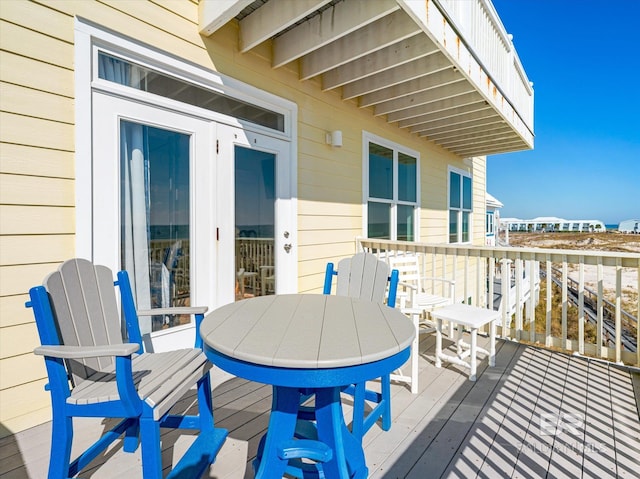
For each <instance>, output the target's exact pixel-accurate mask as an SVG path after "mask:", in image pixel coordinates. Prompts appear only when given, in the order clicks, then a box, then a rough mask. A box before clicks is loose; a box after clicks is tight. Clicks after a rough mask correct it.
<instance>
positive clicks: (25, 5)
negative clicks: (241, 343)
mask: <svg viewBox="0 0 640 479" xmlns="http://www.w3.org/2000/svg"><path fill="white" fill-rule="evenodd" d="M197 10H198V8H197V2H193V1H188V0H185V1H184V2H176V1H136V2H120V1H109V0H105V1H89V0H87V1H82V2H77V1H65V0H60V1H56V2H30V1H26V0H25V1H14V2H6V3H5V2H0V17H1V19H0V22H1V23H0V40H1V43H2V51H1V52H0V86H1V88H2V90H1V91H2V112H1V113H0V115H1V116H0V124H1V125H2V130H1V134H0V142H1V143H0V157H1V162H0V215H1V219H0V408H1V409H0V423H2V425H3V427H4V429H5V430H6V431H8V432H11V431H19V430H23V429H25V428H28V427H31V426H33V425H35V424H38V423H40V422H42V421H44V420H46V419H48V418H49V415H50V412H49V396H48V393H46V392H45V391H44V389H43V385H44V383H45V370H44V364H43V361H42V359H41V358H37V357H36V356H34V355H33V354H32V350H33V348H34V347H36V346H37V345H38V343H39V341H38V337H37V332H36V328H35V324H34V321H33V317H32V314H31V312H30V311H29V310H27V309H26V308H25V307H24V303H25V302H26V301H27V299H28V296H27V292H28V288H29V287H31V286H33V285H36V284H39V283H41V282H42V279H43V278H44V276H45V275H46V274H48V273H49V272H51V271H52V270H53V269H55V268H56V267H57V264H58V263H60V262H61V261H63V260H64V259H67V258H69V257H72V256H73V255H74V251H75V246H74V244H75V243H74V242H75V202H76V198H75V162H76V161H88V160H87V159H86V158H83V159H80V158H76V157H75V154H74V153H75V152H74V150H75V140H76V139H75V118H74V108H75V100H74V95H75V85H74V64H75V59H74V21H75V20H74V17H75V16H80V17H83V18H85V19H87V20H89V21H91V22H94V23H96V24H99V25H101V26H103V27H105V28H108V29H110V30H112V31H114V32H119V33H121V34H123V35H128V36H129V37H132V38H134V39H135V40H136V41H139V42H142V43H145V44H149V45H153V46H154V47H156V48H158V49H160V50H164V51H166V52H168V53H169V54H172V55H175V56H177V57H181V58H184V59H185V60H186V61H189V62H193V63H195V64H197V65H201V66H203V67H206V68H210V69H212V70H217V71H219V72H221V73H224V74H225V75H228V76H229V77H233V78H235V79H237V80H240V81H243V82H245V83H248V84H251V85H253V86H255V87H257V88H261V89H264V90H267V91H269V92H270V93H273V94H275V95H279V96H281V97H284V98H286V99H288V100H291V101H293V102H295V103H296V104H297V105H298V109H299V111H298V158H297V162H298V173H297V174H298V238H299V244H298V248H299V279H298V285H299V290H300V291H319V289H320V287H321V284H322V276H323V272H324V266H325V265H326V262H327V261H332V260H333V261H335V260H337V259H339V258H340V257H342V256H347V255H350V254H352V253H353V252H354V251H355V242H354V238H355V237H356V236H359V235H362V234H363V227H362V226H363V225H362V213H363V196H362V195H363V193H362V161H363V156H362V155H363V153H362V131H363V130H366V131H368V132H371V133H373V134H375V135H378V136H381V137H384V138H386V139H388V140H390V141H393V142H396V143H398V144H401V145H404V146H406V147H408V148H411V149H414V150H417V151H419V152H420V156H421V178H420V182H421V217H420V226H421V229H420V236H421V240H422V241H428V242H444V241H446V239H447V228H448V211H447V210H448V207H447V168H448V165H452V166H455V167H456V168H463V169H465V168H467V169H469V168H470V167H469V166H468V165H467V164H465V163H464V162H463V160H462V159H461V158H458V157H456V156H455V155H453V154H451V153H449V152H447V151H446V150H443V149H442V148H440V147H437V146H436V145H434V144H432V143H430V142H427V141H425V140H424V139H420V138H418V137H417V136H415V135H411V134H409V133H408V132H406V131H405V130H399V129H397V128H395V127H394V126H392V125H389V124H387V123H386V121H384V120H383V119H381V118H376V117H374V116H373V115H372V113H371V111H370V110H367V109H358V108H357V105H356V104H355V103H353V102H344V101H342V100H341V98H340V96H339V94H338V93H335V92H334V93H323V92H322V91H321V88H320V85H319V84H318V82H316V81H306V82H300V81H299V80H298V79H297V70H296V66H295V65H292V66H291V67H285V68H280V69H277V70H273V69H272V68H271V66H270V48H269V44H268V43H265V44H264V45H261V46H260V47H258V48H256V49H254V50H253V51H251V52H249V53H247V54H241V53H239V51H238V49H237V25H235V24H234V22H232V23H230V24H229V25H227V26H225V27H224V28H222V29H221V30H220V31H219V32H217V33H216V34H214V35H212V36H211V37H208V38H204V37H201V36H200V35H199V34H198V28H197V20H198V14H197ZM335 129H340V130H342V131H343V139H344V140H343V141H344V146H343V147H341V148H332V147H330V146H328V145H326V144H325V132H326V131H329V130H335ZM469 171H470V172H472V174H473V175H474V178H473V179H474V192H475V193H474V211H475V214H474V220H473V222H474V227H473V232H474V243H476V244H482V241H483V238H484V226H483V221H484V197H483V196H482V195H481V194H480V188H482V189H483V188H484V174H485V173H484V163H483V160H474V161H473V168H471V169H470V170H469Z"/></svg>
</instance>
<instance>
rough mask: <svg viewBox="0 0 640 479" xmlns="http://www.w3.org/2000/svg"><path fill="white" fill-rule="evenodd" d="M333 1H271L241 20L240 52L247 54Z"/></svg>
mask: <svg viewBox="0 0 640 479" xmlns="http://www.w3.org/2000/svg"><path fill="white" fill-rule="evenodd" d="M330 1H331V0H296V1H295V2H292V1H291V0H271V1H269V2H267V3H265V4H264V5H262V6H261V7H260V8H258V9H257V10H256V11H255V12H253V13H251V14H250V15H247V16H246V17H244V18H243V19H242V20H240V51H241V52H242V53H246V52H248V51H249V50H251V49H252V48H253V47H255V46H257V45H259V44H261V43H262V42H264V41H265V40H268V39H269V38H271V37H274V36H275V35H277V34H278V33H280V32H281V31H283V30H285V29H287V28H288V27H290V26H291V25H293V24H294V23H296V22H298V21H300V20H302V19H303V18H305V17H306V16H307V15H311V14H312V13H313V12H315V11H316V10H318V9H319V8H321V7H323V6H324V5H326V4H327V3H329V2H330Z"/></svg>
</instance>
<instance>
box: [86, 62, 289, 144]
mask: <svg viewBox="0 0 640 479" xmlns="http://www.w3.org/2000/svg"><path fill="white" fill-rule="evenodd" d="M98 77H99V78H102V79H103V80H108V81H112V82H114V83H118V84H120V85H124V86H128V87H131V88H135V89H137V90H142V91H146V92H148V93H153V94H156V95H160V96H162V97H164V98H171V99H172V100H176V101H179V102H182V103H186V104H188V105H193V106H197V107H200V108H205V109H207V110H210V111H215V112H217V113H222V114H225V115H229V116H233V117H235V118H239V119H241V120H246V121H250V122H252V123H255V124H257V125H261V126H265V127H267V128H271V129H274V130H277V131H284V115H283V114H282V113H278V112H275V111H271V110H267V109H265V108H261V107H259V106H257V105H253V104H250V103H246V102H243V101H241V100H238V99H236V98H232V97H230V96H227V95H223V94H221V93H218V92H214V91H212V90H209V89H207V88H202V87H199V86H196V85H192V84H190V83H187V82H185V81H183V80H180V79H178V78H174V77H171V76H169V75H166V74H164V73H160V72H157V71H154V70H152V69H150V68H147V67H144V66H142V65H138V64H136V63H133V62H131V61H129V60H125V59H123V58H119V57H116V56H114V55H109V54H107V53H105V52H102V51H99V52H98Z"/></svg>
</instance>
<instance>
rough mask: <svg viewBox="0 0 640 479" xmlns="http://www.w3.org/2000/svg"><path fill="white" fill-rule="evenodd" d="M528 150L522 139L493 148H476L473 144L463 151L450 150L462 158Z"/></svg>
mask: <svg viewBox="0 0 640 479" xmlns="http://www.w3.org/2000/svg"><path fill="white" fill-rule="evenodd" d="M524 149H528V146H527V143H525V142H524V141H523V140H522V139H518V140H517V141H513V142H509V143H500V144H497V145H494V146H493V147H485V148H477V147H475V146H474V145H473V144H470V146H469V148H465V149H459V148H458V149H455V150H451V151H453V152H454V153H456V154H457V155H459V156H462V157H463V158H466V157H469V156H485V155H495V154H498V153H507V152H510V151H518V150H524Z"/></svg>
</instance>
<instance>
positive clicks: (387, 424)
mask: <svg viewBox="0 0 640 479" xmlns="http://www.w3.org/2000/svg"><path fill="white" fill-rule="evenodd" d="M380 383H381V384H380V387H381V388H382V389H381V391H382V399H381V401H382V403H383V404H384V406H383V407H382V430H383V431H388V430H389V429H391V376H390V375H389V374H385V375H384V376H382V378H380Z"/></svg>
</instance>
